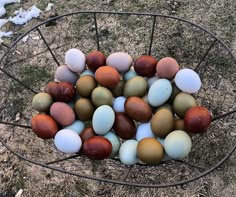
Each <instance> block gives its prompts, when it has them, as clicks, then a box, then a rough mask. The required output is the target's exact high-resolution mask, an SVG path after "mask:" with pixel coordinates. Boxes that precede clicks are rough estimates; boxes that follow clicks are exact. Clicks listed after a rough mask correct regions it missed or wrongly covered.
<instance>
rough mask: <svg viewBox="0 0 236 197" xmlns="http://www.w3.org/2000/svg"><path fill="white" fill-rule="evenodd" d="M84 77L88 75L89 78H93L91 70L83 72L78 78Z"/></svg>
mask: <svg viewBox="0 0 236 197" xmlns="http://www.w3.org/2000/svg"><path fill="white" fill-rule="evenodd" d="M85 75H90V76H92V77H95V74H94V72H93V71H91V70H89V69H87V70H85V71H83V72H82V73H81V74H80V77H83V76H85Z"/></svg>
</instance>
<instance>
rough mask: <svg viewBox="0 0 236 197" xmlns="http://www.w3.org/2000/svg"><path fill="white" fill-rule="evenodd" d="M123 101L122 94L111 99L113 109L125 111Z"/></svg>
mask: <svg viewBox="0 0 236 197" xmlns="http://www.w3.org/2000/svg"><path fill="white" fill-rule="evenodd" d="M125 101H126V98H125V97H124V96H119V97H117V98H115V99H114V100H113V109H114V111H115V112H125Z"/></svg>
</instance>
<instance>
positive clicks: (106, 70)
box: [95, 66, 120, 88]
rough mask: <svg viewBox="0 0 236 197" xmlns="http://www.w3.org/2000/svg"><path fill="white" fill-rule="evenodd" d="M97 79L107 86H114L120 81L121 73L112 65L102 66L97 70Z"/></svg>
mask: <svg viewBox="0 0 236 197" xmlns="http://www.w3.org/2000/svg"><path fill="white" fill-rule="evenodd" d="M95 79H96V80H97V82H98V83H99V84H101V85H102V86H104V87H107V88H114V87H115V86H116V85H117V84H118V83H119V81H120V74H119V73H118V71H117V70H116V69H115V68H113V67H111V66H101V67H99V68H98V69H97V70H96V72H95Z"/></svg>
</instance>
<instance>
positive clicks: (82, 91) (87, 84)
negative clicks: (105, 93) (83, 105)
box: [76, 75, 97, 97]
mask: <svg viewBox="0 0 236 197" xmlns="http://www.w3.org/2000/svg"><path fill="white" fill-rule="evenodd" d="M96 87H97V82H96V80H95V78H94V77H92V76H90V75H85V76H82V77H80V78H79V79H78V81H77V82H76V91H77V92H78V94H79V95H80V96H82V97H90V95H91V94H92V91H93V90H94V89H95V88H96Z"/></svg>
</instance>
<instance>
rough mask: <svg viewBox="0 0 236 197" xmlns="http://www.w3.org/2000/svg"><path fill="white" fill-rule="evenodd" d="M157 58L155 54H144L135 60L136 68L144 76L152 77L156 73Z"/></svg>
mask: <svg viewBox="0 0 236 197" xmlns="http://www.w3.org/2000/svg"><path fill="white" fill-rule="evenodd" d="M156 65H157V60H156V58H155V57H153V56H148V55H143V56H141V57H139V58H137V59H136V60H135V61H134V70H135V71H136V72H137V73H138V74H139V75H140V76H143V77H151V76H153V75H154V74H155V73H156Z"/></svg>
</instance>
